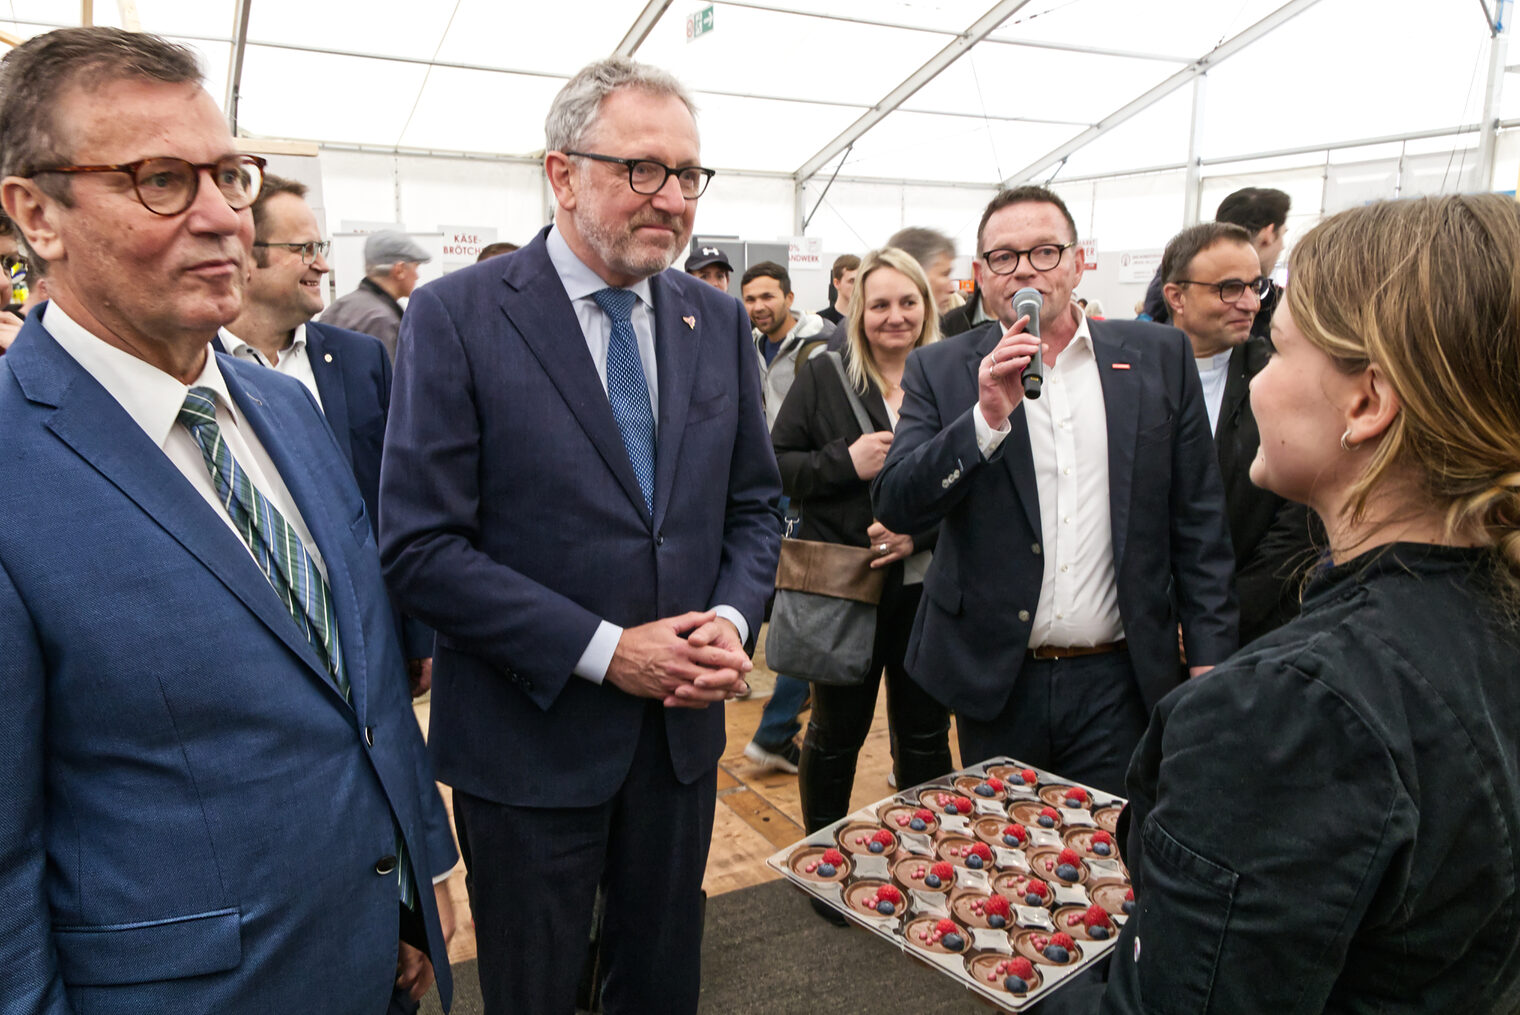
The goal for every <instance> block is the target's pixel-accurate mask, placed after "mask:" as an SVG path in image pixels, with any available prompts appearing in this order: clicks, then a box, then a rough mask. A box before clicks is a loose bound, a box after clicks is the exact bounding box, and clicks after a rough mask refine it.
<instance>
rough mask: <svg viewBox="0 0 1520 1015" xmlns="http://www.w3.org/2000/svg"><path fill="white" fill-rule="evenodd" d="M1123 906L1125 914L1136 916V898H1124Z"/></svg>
mask: <svg viewBox="0 0 1520 1015" xmlns="http://www.w3.org/2000/svg"><path fill="white" fill-rule="evenodd" d="M1121 908H1122V909H1123V910H1124V915H1125V916H1134V915H1135V900H1134V899H1125V900H1124V905H1123V906H1122V907H1121Z"/></svg>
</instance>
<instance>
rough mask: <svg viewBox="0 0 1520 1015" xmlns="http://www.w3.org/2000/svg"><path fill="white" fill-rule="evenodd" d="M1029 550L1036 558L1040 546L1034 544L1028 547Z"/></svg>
mask: <svg viewBox="0 0 1520 1015" xmlns="http://www.w3.org/2000/svg"><path fill="white" fill-rule="evenodd" d="M1030 549H1031V550H1033V551H1034V555H1035V556H1036V557H1038V556H1039V555H1040V544H1039V543H1035V544H1034V545H1033V546H1031V547H1030Z"/></svg>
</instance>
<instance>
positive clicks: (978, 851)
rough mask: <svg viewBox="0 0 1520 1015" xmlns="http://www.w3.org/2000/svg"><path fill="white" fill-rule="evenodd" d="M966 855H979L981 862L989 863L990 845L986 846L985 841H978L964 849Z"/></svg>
mask: <svg viewBox="0 0 1520 1015" xmlns="http://www.w3.org/2000/svg"><path fill="white" fill-rule="evenodd" d="M966 855H967V856H979V857H981V858H982V862H983V863H991V862H992V847H990V846H988V845H987V844H986V843H985V842H978V843H977V844H976V845H974V846H972V847H971V848H970V849H969V850H967V851H966Z"/></svg>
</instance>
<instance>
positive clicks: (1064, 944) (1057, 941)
mask: <svg viewBox="0 0 1520 1015" xmlns="http://www.w3.org/2000/svg"><path fill="white" fill-rule="evenodd" d="M1050 943H1051V944H1053V945H1055V946H1057V947H1058V948H1065V949H1066V950H1067V951H1071V950H1072V949H1073V948H1075V947H1076V946H1077V943H1076V942H1075V941H1074V940H1072V937H1071V935H1070V934H1068V933H1066V932H1065V931H1064V930H1062V931H1057V932H1056V933H1054V934H1052V935H1050Z"/></svg>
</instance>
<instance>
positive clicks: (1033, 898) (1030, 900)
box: [1024, 892, 1045, 906]
mask: <svg viewBox="0 0 1520 1015" xmlns="http://www.w3.org/2000/svg"><path fill="white" fill-rule="evenodd" d="M1044 901H1045V900H1044V899H1042V898H1040V897H1039V896H1038V895H1036V894H1035V893H1034V892H1030V893H1029V894H1028V895H1026V896H1024V903H1025V904H1026V905H1030V906H1038V905H1040V904H1041V903H1043V902H1044Z"/></svg>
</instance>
